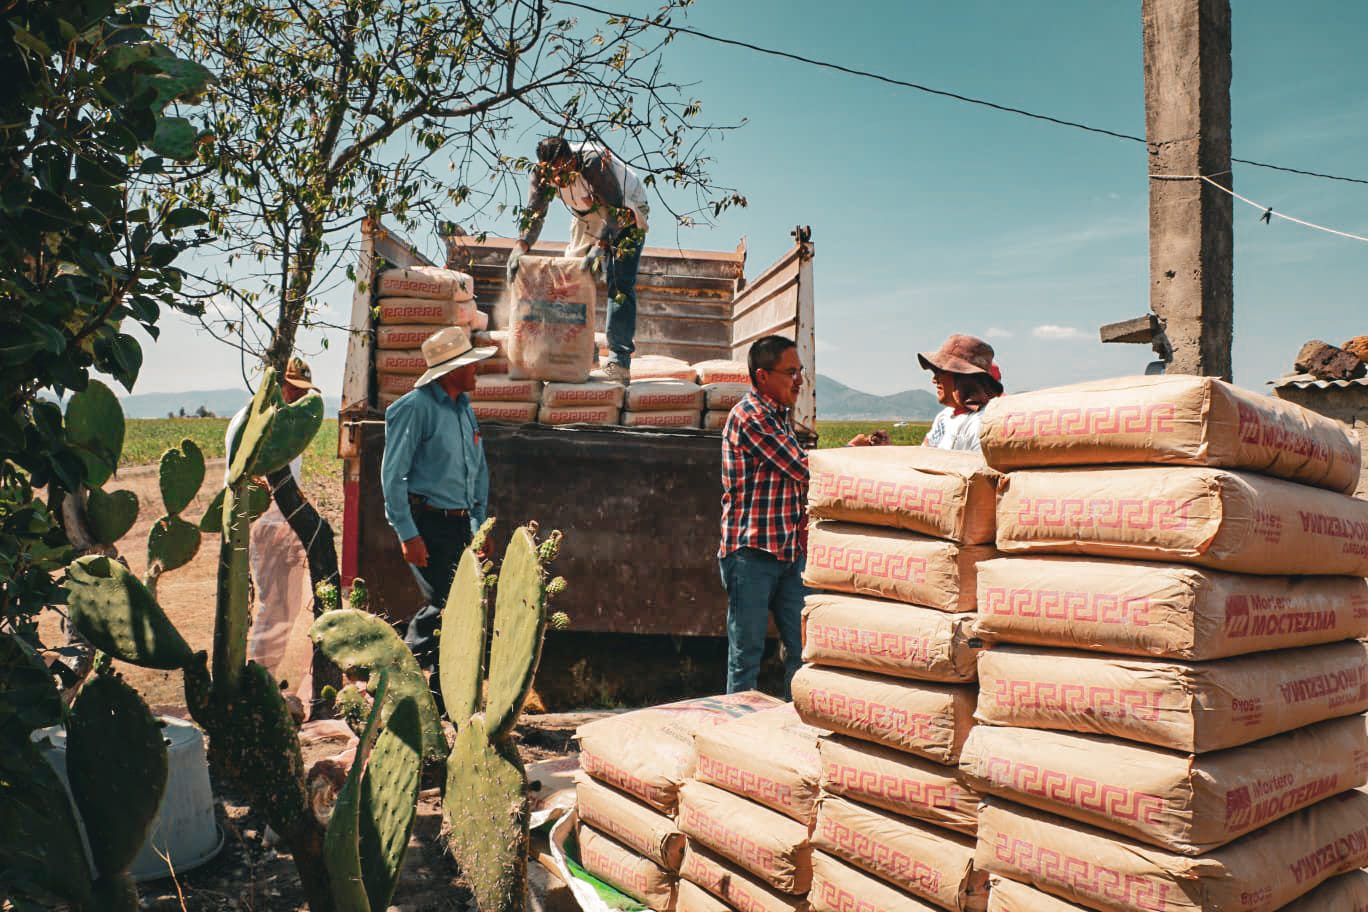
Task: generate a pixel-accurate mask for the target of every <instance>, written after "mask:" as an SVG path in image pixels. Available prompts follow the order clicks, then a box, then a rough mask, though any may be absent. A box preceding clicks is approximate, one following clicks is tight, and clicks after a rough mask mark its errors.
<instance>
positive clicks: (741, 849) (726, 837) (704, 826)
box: [679, 804, 790, 871]
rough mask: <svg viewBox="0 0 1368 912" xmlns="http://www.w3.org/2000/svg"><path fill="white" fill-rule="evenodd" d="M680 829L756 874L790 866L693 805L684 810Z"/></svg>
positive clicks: (681, 808)
mask: <svg viewBox="0 0 1368 912" xmlns="http://www.w3.org/2000/svg"><path fill="white" fill-rule="evenodd" d="M679 826H680V829H682V830H684V831H685V832H686V833H688V834H689V835H690V836H693V837H694V838H695V839H697V840H698V841H699V842H701V843H703V844H704V845H706V846H708V847H709V848H710V849H713V850H714V851H716V852H718V853H720V854H722V855H725V856H726V857H727V858H730V859H732V860H733V861H735V862H736V863H737V864H740V865H742V866H743V867H746V868H749V869H751V870H752V871H780V870H783V869H784V868H785V867H789V866H790V865H789V864H788V863H786V862H785V861H784V860H783V859H781V858H780V857H779V856H778V855H777V854H775V852H774V851H773V850H772V849H770V848H767V847H766V846H763V845H761V844H760V843H758V842H756V841H755V840H754V839H751V838H750V837H749V836H747V835H746V834H745V833H741V832H738V831H736V830H733V829H732V828H731V827H729V826H727V824H726V823H725V822H724V821H721V820H718V819H717V818H715V817H713V816H711V815H709V814H707V813H705V812H703V811H701V810H699V809H698V808H697V807H694V806H693V805H690V804H682V805H681V806H680V817H679Z"/></svg>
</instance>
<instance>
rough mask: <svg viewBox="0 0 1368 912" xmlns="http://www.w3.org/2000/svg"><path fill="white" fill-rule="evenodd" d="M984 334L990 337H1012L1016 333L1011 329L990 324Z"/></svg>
mask: <svg viewBox="0 0 1368 912" xmlns="http://www.w3.org/2000/svg"><path fill="white" fill-rule="evenodd" d="M983 334H984V335H985V336H986V337H988V338H989V339H1010V338H1012V336H1014V335H1015V333H1013V332H1012V331H1011V330H1010V329H1003V328H1002V327H1001V326H990V327H988V328H987V329H986V330H984V331H983Z"/></svg>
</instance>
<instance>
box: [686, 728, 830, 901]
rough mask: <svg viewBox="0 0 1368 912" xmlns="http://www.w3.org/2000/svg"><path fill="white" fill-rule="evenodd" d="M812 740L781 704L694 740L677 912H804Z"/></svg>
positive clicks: (812, 807)
mask: <svg viewBox="0 0 1368 912" xmlns="http://www.w3.org/2000/svg"><path fill="white" fill-rule="evenodd" d="M822 734H823V733H822V732H821V731H820V730H819V729H815V728H813V727H811V726H809V725H805V724H803V722H802V721H801V720H800V719H799V718H798V715H797V713H796V712H794V709H793V706H792V704H788V703H785V704H781V705H779V706H776V707H774V708H772V709H764V710H761V711H759V712H757V713H753V714H751V715H749V716H745V717H742V718H738V719H733V720H731V721H729V722H725V723H723V724H722V725H718V726H714V727H711V728H705V729H702V730H700V731H699V732H698V733H697V734H695V735H694V746H695V748H696V751H697V761H696V764H695V773H694V776H695V778H694V779H693V780H692V781H689V782H686V783H685V784H684V787H683V788H682V789H681V790H680V796H679V828H680V829H681V830H683V831H684V834H685V835H686V836H688V846H687V848H686V849H685V852H684V861H683V865H682V866H681V868H680V877H681V878H682V880H681V882H680V902H679V912H709V910H714V909H747V910H756V912H795V910H803V912H805V910H806V909H807V908H808V907H807V904H806V903H805V902H804V896H805V895H806V893H807V891H808V885H809V883H810V882H811V880H812V846H811V843H810V839H809V834H810V833H811V831H812V826H813V823H814V821H815V819H816V801H817V791H818V778H819V776H820V772H821V768H820V760H819V757H818V754H817V739H818V738H819V737H820V736H821V735H822Z"/></svg>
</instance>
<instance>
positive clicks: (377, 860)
mask: <svg viewBox="0 0 1368 912" xmlns="http://www.w3.org/2000/svg"><path fill="white" fill-rule="evenodd" d="M422 772H423V732H422V725H421V720H420V719H419V716H418V704H417V703H416V702H415V701H414V700H412V699H410V698H408V697H405V698H404V699H402V700H400V701H399V703H398V704H397V705H396V706H395V707H394V712H393V714H391V715H390V719H389V724H388V725H386V726H385V730H384V731H382V732H381V733H380V737H379V738H377V739H376V741H375V750H373V751H372V752H371V755H370V760H369V761H368V762H367V763H366V772H365V775H364V776H362V778H361V820H360V842H361V878H362V880H363V881H364V882H365V885H366V896H367V898H368V899H369V900H370V907H371V910H372V912H383V910H385V909H388V908H389V904H390V897H392V896H393V895H394V887H395V884H397V883H398V881H399V871H400V869H401V868H402V867H403V866H404V853H405V851H406V850H407V849H408V841H409V835H410V834H411V833H412V832H413V820H414V818H415V817H416V816H417V813H418V786H419V780H420V779H421V777H422Z"/></svg>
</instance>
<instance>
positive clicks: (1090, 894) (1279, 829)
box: [975, 791, 1368, 912]
mask: <svg viewBox="0 0 1368 912" xmlns="http://www.w3.org/2000/svg"><path fill="white" fill-rule="evenodd" d="M975 861H976V864H977V865H978V866H979V867H981V868H982V869H984V870H987V871H989V872H991V873H994V874H1000V875H1002V876H1003V877H1008V878H1011V879H1013V880H1021V881H1025V882H1027V883H1030V884H1032V885H1033V886H1037V887H1040V888H1041V889H1044V890H1047V891H1048V892H1051V893H1054V894H1055V895H1057V896H1061V897H1063V898H1065V899H1068V900H1070V901H1073V902H1077V903H1080V904H1081V905H1085V906H1087V907H1089V908H1092V909H1099V910H1104V912H1133V910H1136V909H1145V910H1158V912H1272V910H1275V909H1281V908H1282V907H1283V906H1284V905H1286V904H1287V903H1289V902H1291V901H1292V900H1294V899H1296V898H1298V897H1299V896H1302V895H1303V894H1306V893H1309V892H1310V891H1311V890H1313V889H1314V888H1315V887H1316V886H1318V885H1319V884H1320V883H1321V882H1322V881H1324V880H1327V879H1328V878H1330V877H1333V876H1335V875H1337V874H1344V873H1347V872H1349V871H1353V870H1355V869H1357V868H1360V867H1362V866H1363V865H1365V864H1368V794H1365V793H1364V792H1362V791H1352V792H1346V793H1344V794H1343V795H1336V796H1335V797H1333V798H1327V799H1326V800H1325V801H1322V802H1320V803H1319V804H1316V805H1313V806H1312V807H1309V808H1307V809H1306V810H1304V811H1298V812H1297V813H1296V814H1293V815H1292V816H1290V817H1284V818H1283V819H1282V820H1279V821H1278V822H1277V823H1274V824H1271V825H1270V826H1268V827H1266V828H1264V829H1262V830H1259V831H1257V832H1255V833H1251V834H1250V835H1248V836H1246V837H1244V838H1243V839H1239V840H1236V841H1235V842H1233V843H1231V844H1230V845H1228V846H1223V847H1222V848H1219V849H1216V850H1215V851H1213V852H1210V853H1208V854H1206V855H1202V856H1199V857H1197V858H1188V857H1187V856H1184V855H1177V854H1174V853H1172V852H1165V851H1163V850H1162V849H1155V848H1151V847H1149V846H1145V845H1142V844H1140V843H1138V842H1135V841H1133V840H1129V839H1123V838H1121V837H1119V836H1113V835H1111V834H1110V833H1106V832H1104V831H1102V830H1097V829H1093V828H1092V827H1086V826H1082V825H1080V824H1077V823H1073V822H1072V821H1068V820H1064V819H1062V818H1060V817H1054V816H1052V815H1048V814H1042V813H1040V812H1039V811H1033V810H1029V809H1027V808H1023V807H1021V806H1019V805H1011V804H1010V803H1008V802H999V801H998V800H996V799H989V800H988V801H986V802H985V803H984V806H983V810H982V812H981V813H980V815H979V840H978V851H977V855H976V858H975Z"/></svg>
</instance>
